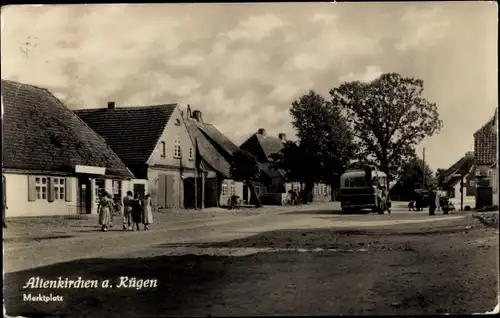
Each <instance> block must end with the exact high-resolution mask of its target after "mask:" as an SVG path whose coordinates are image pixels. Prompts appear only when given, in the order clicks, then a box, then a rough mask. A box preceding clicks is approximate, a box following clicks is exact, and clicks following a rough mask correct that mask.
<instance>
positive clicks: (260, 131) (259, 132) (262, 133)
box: [257, 128, 266, 136]
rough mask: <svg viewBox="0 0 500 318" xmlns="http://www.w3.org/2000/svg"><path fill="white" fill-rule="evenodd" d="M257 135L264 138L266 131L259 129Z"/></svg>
mask: <svg viewBox="0 0 500 318" xmlns="http://www.w3.org/2000/svg"><path fill="white" fill-rule="evenodd" d="M257 134H259V135H262V136H265V135H266V130H265V129H264V128H259V130H257Z"/></svg>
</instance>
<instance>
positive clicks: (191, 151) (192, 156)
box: [189, 148, 194, 160]
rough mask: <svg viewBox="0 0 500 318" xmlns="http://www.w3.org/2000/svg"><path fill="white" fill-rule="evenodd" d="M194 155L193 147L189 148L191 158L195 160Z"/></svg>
mask: <svg viewBox="0 0 500 318" xmlns="http://www.w3.org/2000/svg"><path fill="white" fill-rule="evenodd" d="M193 158H194V155H193V148H189V160H193Z"/></svg>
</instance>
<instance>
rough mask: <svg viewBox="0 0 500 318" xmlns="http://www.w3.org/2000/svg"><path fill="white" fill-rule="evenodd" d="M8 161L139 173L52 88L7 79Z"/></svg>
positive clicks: (5, 144) (14, 165) (43, 167)
mask: <svg viewBox="0 0 500 318" xmlns="http://www.w3.org/2000/svg"><path fill="white" fill-rule="evenodd" d="M2 98H3V102H2V103H3V107H4V118H3V119H4V120H3V132H2V137H3V138H2V139H3V155H2V160H3V167H4V168H11V169H23V170H24V169H25V170H44V171H54V172H74V169H75V166H76V165H87V166H99V167H105V168H106V174H107V175H109V176H118V177H125V178H133V177H134V176H133V175H132V173H130V171H129V170H128V169H127V167H126V166H125V165H124V163H123V162H122V161H121V160H120V158H119V157H118V156H117V154H116V153H114V152H113V150H111V148H110V147H109V146H108V145H107V144H106V142H105V141H104V139H103V138H102V137H100V136H99V135H98V134H96V133H95V132H94V131H92V129H90V128H89V127H88V126H87V125H86V124H85V123H84V122H83V121H82V120H80V118H78V116H76V115H75V114H74V113H73V112H72V111H71V110H70V109H68V108H67V107H66V106H64V105H63V104H62V103H61V101H59V100H58V99H57V98H56V97H55V96H54V95H52V94H51V93H50V92H49V91H48V90H47V89H44V88H40V87H36V86H32V85H27V84H22V83H18V82H13V81H8V80H2Z"/></svg>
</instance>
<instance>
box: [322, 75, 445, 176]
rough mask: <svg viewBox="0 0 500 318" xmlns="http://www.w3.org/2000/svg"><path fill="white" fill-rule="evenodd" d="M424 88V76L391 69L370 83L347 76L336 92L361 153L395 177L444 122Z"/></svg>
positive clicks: (334, 99)
mask: <svg viewBox="0 0 500 318" xmlns="http://www.w3.org/2000/svg"><path fill="white" fill-rule="evenodd" d="M423 91H424V82H423V81H422V80H420V79H415V78H411V77H402V76H401V75H399V74H397V73H387V74H382V75H381V76H380V77H379V78H377V79H375V80H374V81H372V82H370V83H362V82H359V81H354V82H346V83H344V84H342V85H340V86H339V87H337V88H334V89H332V90H330V95H331V98H332V104H333V105H334V106H337V107H340V108H341V109H342V110H343V114H344V115H345V117H346V118H347V120H348V122H349V124H350V126H351V127H352V129H353V135H354V136H355V139H356V142H357V144H358V147H359V152H358V154H359V156H360V157H361V158H362V159H364V160H365V161H368V162H371V163H373V164H375V165H377V166H378V167H379V168H380V169H381V170H382V171H384V172H386V173H387V174H388V175H389V176H390V177H395V176H396V174H397V173H398V172H401V163H402V162H407V161H409V159H410V158H412V157H414V156H415V147H416V146H417V145H418V144H419V143H420V142H421V141H422V140H423V139H424V138H426V137H430V136H432V135H434V134H435V133H436V132H439V130H440V129H441V127H442V121H441V120H440V119H439V114H438V111H437V107H436V104H435V103H432V102H430V101H428V100H427V99H425V98H424V97H423V96H422V93H423Z"/></svg>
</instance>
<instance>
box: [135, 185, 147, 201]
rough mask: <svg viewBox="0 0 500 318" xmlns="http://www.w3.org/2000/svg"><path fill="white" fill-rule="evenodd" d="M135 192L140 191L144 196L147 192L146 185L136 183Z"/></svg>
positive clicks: (142, 196)
mask: <svg viewBox="0 0 500 318" xmlns="http://www.w3.org/2000/svg"><path fill="white" fill-rule="evenodd" d="M134 193H139V195H140V196H141V198H144V194H145V193H146V185H144V184H142V183H134Z"/></svg>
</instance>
